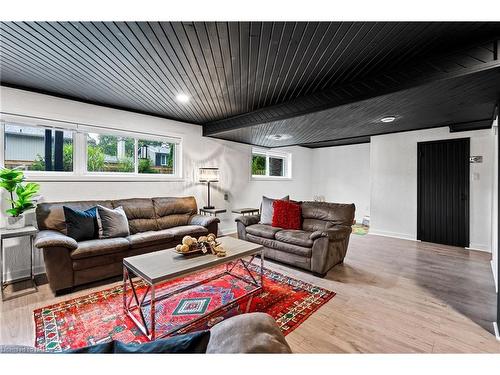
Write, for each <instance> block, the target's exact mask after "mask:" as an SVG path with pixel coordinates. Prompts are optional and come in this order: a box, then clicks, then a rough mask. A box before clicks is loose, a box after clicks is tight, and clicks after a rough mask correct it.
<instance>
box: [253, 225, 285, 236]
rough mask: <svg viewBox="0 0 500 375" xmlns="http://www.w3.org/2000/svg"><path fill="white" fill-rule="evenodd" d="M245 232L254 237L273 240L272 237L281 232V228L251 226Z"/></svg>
mask: <svg viewBox="0 0 500 375" xmlns="http://www.w3.org/2000/svg"><path fill="white" fill-rule="evenodd" d="M246 230H247V232H248V233H250V234H253V235H254V236H259V237H264V238H271V239H274V235H275V234H276V233H277V232H279V231H280V230H281V228H277V227H272V226H271V225H266V224H253V225H249V226H248V227H247V228H246Z"/></svg>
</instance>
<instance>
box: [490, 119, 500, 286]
mask: <svg viewBox="0 0 500 375" xmlns="http://www.w3.org/2000/svg"><path fill="white" fill-rule="evenodd" d="M491 135H492V137H493V138H494V150H493V154H494V156H493V166H492V175H493V190H492V194H491V253H492V254H491V268H492V270H493V277H494V278H495V287H496V288H497V293H498V136H499V135H498V116H497V118H496V119H495V121H494V122H493V129H492V130H491Z"/></svg>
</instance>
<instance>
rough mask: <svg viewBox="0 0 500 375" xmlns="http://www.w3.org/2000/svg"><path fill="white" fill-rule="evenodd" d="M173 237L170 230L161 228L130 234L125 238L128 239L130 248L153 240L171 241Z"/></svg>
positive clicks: (147, 243) (144, 244) (148, 243)
mask: <svg viewBox="0 0 500 375" xmlns="http://www.w3.org/2000/svg"><path fill="white" fill-rule="evenodd" d="M174 237H175V236H174V234H173V233H172V231H169V230H168V229H163V230H155V231H149V232H142V233H136V234H132V235H130V236H128V237H127V240H129V242H130V245H131V246H132V249H135V248H138V247H143V246H148V245H150V244H151V243H154V242H164V241H172V240H173V239H174Z"/></svg>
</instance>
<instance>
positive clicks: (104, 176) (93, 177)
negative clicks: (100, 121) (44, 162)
mask: <svg viewBox="0 0 500 375" xmlns="http://www.w3.org/2000/svg"><path fill="white" fill-rule="evenodd" d="M5 122H7V123H8V122H13V123H17V124H19V125H26V126H35V127H43V128H51V129H60V130H67V131H73V172H58V171H24V174H25V176H26V179H27V180H28V181H183V180H184V177H183V169H182V164H183V163H182V140H183V139H182V137H180V136H179V137H178V136H170V135H169V136H167V135H161V134H147V133H140V132H131V131H123V130H117V129H113V128H109V127H103V126H89V125H81V124H74V123H69V122H68V123H66V122H63V121H57V120H45V119H36V118H31V117H25V116H19V115H9V114H4V113H0V151H1V152H0V166H2V167H3V166H4V165H5V164H4V163H5V159H4V158H5V145H4V135H5V126H4V123H5ZM88 133H98V134H103V135H113V136H122V137H127V138H134V140H135V148H134V162H135V165H134V172H89V171H87V134H88ZM139 139H140V140H146V141H147V140H151V141H163V142H165V143H174V144H175V147H174V152H175V154H174V174H160V173H159V174H148V173H138V166H139V164H138V154H137V146H138V140H139Z"/></svg>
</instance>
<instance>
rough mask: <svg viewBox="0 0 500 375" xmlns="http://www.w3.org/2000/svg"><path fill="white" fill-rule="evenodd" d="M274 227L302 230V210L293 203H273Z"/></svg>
mask: <svg viewBox="0 0 500 375" xmlns="http://www.w3.org/2000/svg"><path fill="white" fill-rule="evenodd" d="M273 209H274V213H273V227H279V228H283V229H302V209H301V207H300V205H299V204H297V203H294V202H292V201H283V200H276V201H274V202H273Z"/></svg>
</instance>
